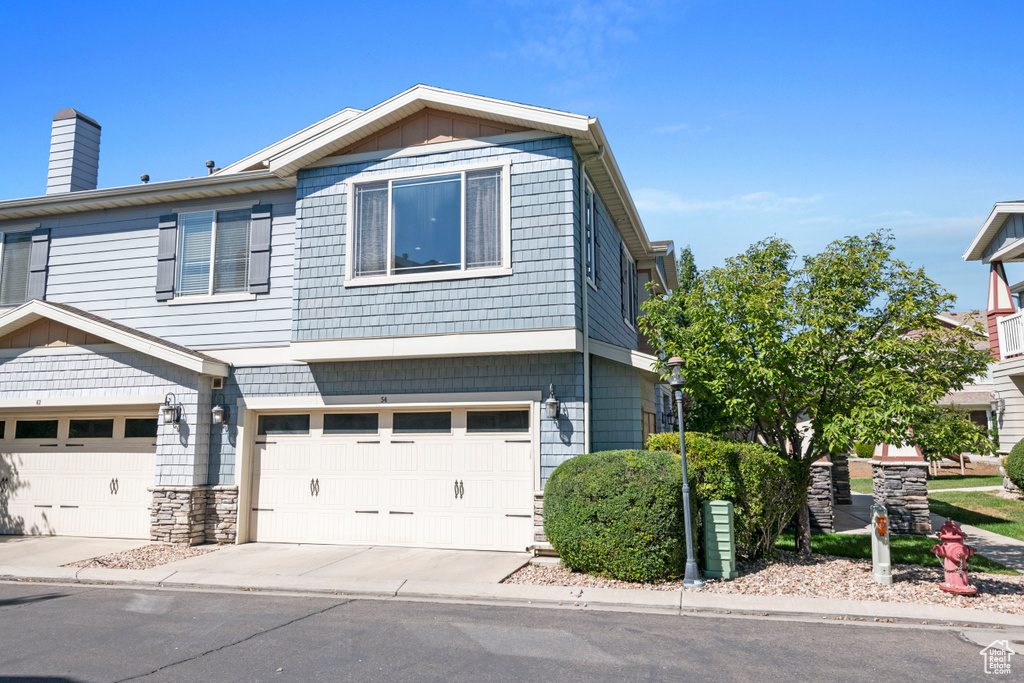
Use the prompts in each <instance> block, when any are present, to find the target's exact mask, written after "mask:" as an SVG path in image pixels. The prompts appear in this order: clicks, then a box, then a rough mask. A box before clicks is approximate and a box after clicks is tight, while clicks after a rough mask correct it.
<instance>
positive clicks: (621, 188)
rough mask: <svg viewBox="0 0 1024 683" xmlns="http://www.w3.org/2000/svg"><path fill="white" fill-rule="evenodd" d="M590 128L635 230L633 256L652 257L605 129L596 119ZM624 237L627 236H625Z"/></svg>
mask: <svg viewBox="0 0 1024 683" xmlns="http://www.w3.org/2000/svg"><path fill="white" fill-rule="evenodd" d="M588 128H589V130H590V134H591V135H592V136H593V138H594V141H595V143H596V145H597V146H598V148H601V147H604V154H603V155H602V156H601V159H600V161H599V163H600V165H601V167H602V168H604V170H605V172H607V174H608V178H609V180H610V181H611V183H612V186H613V187H614V188H615V193H616V194H617V195H618V196H619V200H620V201H621V202H622V205H623V207H624V209H625V212H626V216H627V218H628V219H629V223H630V226H631V227H632V228H633V233H634V236H635V239H634V240H628V241H630V242H632V243H633V246H634V248H635V249H636V251H635V252H634V253H633V256H634V258H637V259H641V258H645V257H650V256H652V255H653V254H654V252H653V250H652V248H651V240H650V238H649V237H648V236H647V231H646V230H645V229H644V224H643V221H642V220H640V212H639V211H637V208H636V204H634V203H633V197H632V195H630V194H629V188H628V187H627V186H626V181H625V179H624V178H623V177H622V171H621V170H620V169H619V164H618V162H617V161H615V155H614V154H612V149H611V145H609V144H608V138H607V137H605V134H604V129H602V128H601V122H600V121H598V120H597V119H596V118H593V119H590V123H589V126H588ZM623 237H626V236H625V235H623Z"/></svg>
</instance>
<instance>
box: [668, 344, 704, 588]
mask: <svg viewBox="0 0 1024 683" xmlns="http://www.w3.org/2000/svg"><path fill="white" fill-rule="evenodd" d="M668 367H669V369H670V370H671V371H672V374H671V375H670V376H669V380H668V383H669V384H670V385H671V386H672V391H674V392H675V395H676V415H677V416H678V418H679V453H680V455H682V463H683V523H684V525H685V527H686V573H685V574H684V575H683V587H684V588H690V589H694V590H696V589H700V588H703V587H704V581H702V580H701V578H700V569H699V568H698V567H697V558H695V557H694V556H693V520H692V519H691V518H690V479H689V477H688V476H687V475H686V431H685V429H684V428H683V385H684V384H685V382H684V380H683V372H682V367H683V359H682V358H680V357H679V356H673V357H672V358H670V359H669V360H668Z"/></svg>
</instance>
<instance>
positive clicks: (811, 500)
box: [807, 460, 835, 533]
mask: <svg viewBox="0 0 1024 683" xmlns="http://www.w3.org/2000/svg"><path fill="white" fill-rule="evenodd" d="M833 502H834V499H833V495H832V463H830V462H829V461H828V460H819V461H817V462H816V463H814V464H813V465H811V486H810V488H809V489H807V507H808V509H809V510H810V517H811V528H813V529H818V530H820V531H824V532H826V533H832V532H833V531H834V530H835V527H834V525H833V515H832V506H833Z"/></svg>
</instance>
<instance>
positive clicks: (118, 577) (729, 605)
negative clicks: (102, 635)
mask: <svg viewBox="0 0 1024 683" xmlns="http://www.w3.org/2000/svg"><path fill="white" fill-rule="evenodd" d="M33 569H39V570H42V569H43V568H33ZM153 569H157V568H153ZM143 572H145V573H147V574H148V576H147V577H145V578H143V577H141V576H138V575H139V574H142V573H143ZM132 574H134V575H135V576H131V575H132ZM159 576H162V575H159ZM153 577H154V574H153V570H152V569H147V570H109V569H91V570H80V569H74V568H71V567H61V568H59V569H58V570H50V571H32V572H31V573H30V574H27V573H26V572H24V571H20V572H19V571H16V570H14V568H12V567H4V566H0V581H11V582H41V583H77V584H81V585H111V586H124V587H136V588H178V589H204V588H206V589H216V590H231V591H258V592H261V593H290V594H294V593H308V594H311V595H324V594H328V595H335V596H350V597H354V598H374V599H398V600H414V601H428V602H429V601H443V602H465V603H467V604H474V603H476V604H479V603H484V604H504V605H514V606H518V607H524V606H539V607H540V606H543V607H570V608H579V609H614V610H621V611H635V612H645V613H652V612H653V613H660V614H676V615H687V614H699V613H711V614H746V615H750V616H775V617H780V616H782V617H812V618H813V617H816V618H825V619H827V618H836V619H840V620H856V621H865V622H867V623H872V622H871V620H873V619H877V620H885V621H886V622H887V623H892V622H914V623H928V624H931V625H935V626H940V625H952V626H986V627H992V626H998V627H1017V628H1020V627H1024V616H1022V615H1016V614H1005V613H1001V612H987V611H984V610H976V609H971V608H959V607H942V606H938V605H918V604H914V603H895V602H875V601H866V600H865V601H862V600H835V599H827V598H805V597H786V596H760V595H730V594H722V593H703V592H692V591H681V590H672V591H653V590H635V589H623V588H579V587H570V586H535V585H529V584H505V583H498V584H493V583H454V582H452V583H449V582H439V581H401V580H375V579H347V580H339V579H317V578H311V577H288V576H265V577H260V576H240V575H238V574H224V573H211V572H173V573H171V574H170V575H169V576H166V577H164V578H159V579H157V578H153Z"/></svg>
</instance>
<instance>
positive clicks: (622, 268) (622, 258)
mask: <svg viewBox="0 0 1024 683" xmlns="http://www.w3.org/2000/svg"><path fill="white" fill-rule="evenodd" d="M619 282H620V283H621V284H622V289H621V297H620V298H621V299H622V302H621V303H622V317H623V318H625V317H626V300H627V297H628V296H629V295H628V294H627V292H628V290H629V283H627V282H626V245H624V244H623V245H621V246H620V247H619Z"/></svg>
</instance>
